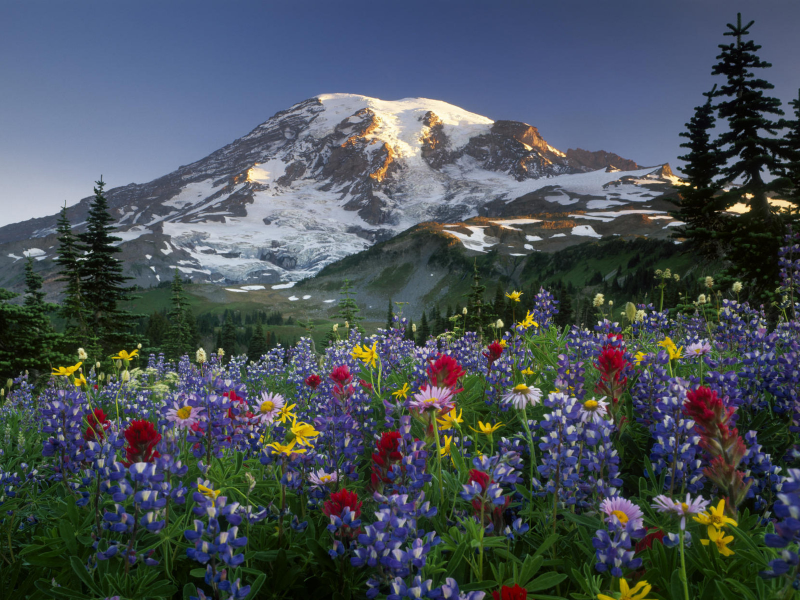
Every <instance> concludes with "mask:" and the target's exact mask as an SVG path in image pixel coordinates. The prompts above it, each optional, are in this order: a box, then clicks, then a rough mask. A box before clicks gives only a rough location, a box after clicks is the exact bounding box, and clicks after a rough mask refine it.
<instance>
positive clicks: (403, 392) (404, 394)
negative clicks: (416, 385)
mask: <svg viewBox="0 0 800 600" xmlns="http://www.w3.org/2000/svg"><path fill="white" fill-rule="evenodd" d="M410 391H411V386H410V385H408V383H404V384H403V387H401V388H400V389H399V390H397V391H395V392H392V396H394V397H395V398H397V399H398V400H405V399H406V398H408V392H410Z"/></svg>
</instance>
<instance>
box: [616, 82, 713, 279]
mask: <svg viewBox="0 0 800 600" xmlns="http://www.w3.org/2000/svg"><path fill="white" fill-rule="evenodd" d="M716 89H717V86H714V88H713V89H712V90H711V91H710V92H708V93H707V94H704V96H706V98H707V100H706V102H705V104H703V105H702V106H698V107H696V108H695V114H694V116H693V117H692V118H691V119H690V120H689V122H688V123H687V124H686V129H687V131H685V132H682V133H681V134H680V136H681V137H685V138H687V139H688V140H689V141H687V142H685V143H683V144H681V148H687V149H688V150H689V152H688V153H687V154H684V155H683V156H679V157H678V158H679V159H681V160H683V161H685V162H686V165H685V166H684V168H683V172H684V174H685V176H686V179H687V180H688V183H689V185H687V186H681V187H680V201H679V208H678V211H677V212H676V213H675V218H677V219H679V220H680V221H682V222H683V223H684V225H682V226H681V227H679V228H676V231H675V233H674V234H673V237H683V238H686V240H687V245H686V250H687V251H690V252H693V253H695V254H698V255H700V256H703V257H705V258H708V259H716V258H719V256H720V255H721V250H722V249H721V248H720V239H719V237H718V235H719V232H720V231H722V229H723V225H724V220H725V219H726V218H727V217H725V216H724V215H723V212H724V210H725V206H724V204H723V201H721V200H720V198H718V197H715V196H717V195H718V193H719V192H720V190H721V186H720V184H719V183H718V182H717V181H716V178H718V176H719V175H720V168H721V167H722V166H723V165H724V164H725V159H724V158H723V156H722V154H721V153H720V152H719V148H717V145H716V144H715V143H714V142H713V141H712V140H711V130H712V129H713V128H714V123H715V121H716V119H715V118H714V107H713V106H712V104H711V99H712V97H713V96H714V94H715V93H716ZM628 266H629V267H632V266H635V265H630V264H629V265H628Z"/></svg>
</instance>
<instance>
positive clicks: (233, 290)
mask: <svg viewBox="0 0 800 600" xmlns="http://www.w3.org/2000/svg"><path fill="white" fill-rule="evenodd" d="M225 290H226V291H228V292H242V293H243V294H246V293H247V290H237V289H236V288H225Z"/></svg>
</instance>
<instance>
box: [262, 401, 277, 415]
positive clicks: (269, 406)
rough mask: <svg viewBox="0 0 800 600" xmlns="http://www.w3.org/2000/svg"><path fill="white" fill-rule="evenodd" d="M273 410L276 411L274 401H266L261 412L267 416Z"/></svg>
mask: <svg viewBox="0 0 800 600" xmlns="http://www.w3.org/2000/svg"><path fill="white" fill-rule="evenodd" d="M273 410H275V403H274V402H273V401H272V400H264V402H262V403H261V412H262V413H263V414H267V413H268V412H272V411H273Z"/></svg>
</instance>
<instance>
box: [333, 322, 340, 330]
mask: <svg viewBox="0 0 800 600" xmlns="http://www.w3.org/2000/svg"><path fill="white" fill-rule="evenodd" d="M333 330H334V331H339V324H338V323H334V324H333Z"/></svg>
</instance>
